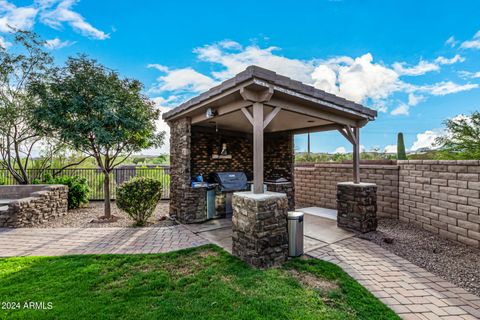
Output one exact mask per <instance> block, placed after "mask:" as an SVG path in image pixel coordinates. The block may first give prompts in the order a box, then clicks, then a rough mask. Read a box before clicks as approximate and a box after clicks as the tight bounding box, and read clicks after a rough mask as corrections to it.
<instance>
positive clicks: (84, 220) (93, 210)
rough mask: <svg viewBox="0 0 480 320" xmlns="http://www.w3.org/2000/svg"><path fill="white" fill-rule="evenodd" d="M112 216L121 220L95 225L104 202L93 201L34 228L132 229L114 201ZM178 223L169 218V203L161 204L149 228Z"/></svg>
mask: <svg viewBox="0 0 480 320" xmlns="http://www.w3.org/2000/svg"><path fill="white" fill-rule="evenodd" d="M112 214H113V215H114V216H117V217H118V218H119V219H118V220H117V221H115V222H107V223H98V222H97V223H93V222H91V221H92V220H95V219H97V218H98V217H100V216H102V215H103V202H102V201H92V202H90V203H89V204H88V205H87V206H86V207H83V208H79V209H73V210H70V211H68V214H67V215H65V216H63V217H60V218H57V219H55V220H50V221H47V222H45V223H43V224H39V225H36V226H34V227H32V228H112V227H132V226H133V220H132V219H131V218H130V217H129V216H128V215H127V214H126V213H124V212H123V211H121V210H120V209H118V208H117V206H116V204H115V201H112ZM175 224H176V223H175V222H174V221H172V220H170V219H169V218H168V201H163V202H160V203H159V204H158V206H157V209H156V210H155V213H154V214H153V215H152V216H151V217H150V219H149V220H148V225H147V226H149V227H153V226H155V227H168V226H172V225H175Z"/></svg>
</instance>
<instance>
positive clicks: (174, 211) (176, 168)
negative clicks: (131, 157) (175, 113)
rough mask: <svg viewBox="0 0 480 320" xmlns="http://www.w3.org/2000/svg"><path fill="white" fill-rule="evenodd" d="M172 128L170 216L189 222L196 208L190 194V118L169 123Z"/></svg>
mask: <svg viewBox="0 0 480 320" xmlns="http://www.w3.org/2000/svg"><path fill="white" fill-rule="evenodd" d="M168 125H169V126H170V163H171V166H170V215H171V216H172V217H176V218H177V219H178V220H180V221H181V222H188V220H189V219H188V217H187V212H189V211H192V210H190V209H189V208H190V207H192V206H195V203H193V201H195V198H193V199H192V197H191V194H190V192H189V191H190V143H191V124H190V119H189V118H183V119H179V120H176V121H172V122H169V123H168Z"/></svg>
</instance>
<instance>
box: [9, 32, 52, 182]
mask: <svg viewBox="0 0 480 320" xmlns="http://www.w3.org/2000/svg"><path fill="white" fill-rule="evenodd" d="M11 36H12V38H13V39H14V49H15V50H12V51H10V50H7V49H6V48H3V47H1V46H0V167H2V168H3V169H6V170H8V172H9V173H10V174H11V175H12V177H13V178H14V179H15V180H16V181H17V183H19V184H28V183H30V177H29V175H28V174H27V168H29V165H31V162H32V153H33V152H34V151H35V148H37V147H39V145H40V143H41V142H42V138H43V136H42V135H41V134H39V133H38V132H36V131H35V130H33V129H32V126H31V121H32V117H31V116H32V110H33V108H34V107H35V104H36V100H35V98H34V97H33V96H32V94H30V92H28V90H27V88H28V87H29V86H30V84H31V83H32V82H41V81H42V79H44V78H45V76H46V74H48V72H49V70H50V69H51V67H52V63H53V60H52V58H51V56H50V55H49V54H48V53H47V52H46V51H45V50H44V49H43V45H44V43H43V42H42V41H41V40H40V38H39V37H38V36H37V35H36V34H35V33H32V32H28V31H20V30H13V29H12V33H11ZM12 49H13V48H12ZM49 145H50V147H51V146H52V145H51V144H49ZM50 150H52V149H51V148H50ZM48 154H50V153H48ZM41 168H44V166H43V165H41V166H40V169H41Z"/></svg>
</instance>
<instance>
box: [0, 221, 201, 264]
mask: <svg viewBox="0 0 480 320" xmlns="http://www.w3.org/2000/svg"><path fill="white" fill-rule="evenodd" d="M207 243H209V241H208V240H206V239H205V238H203V237H201V236H198V235H196V234H194V233H192V232H190V231H189V230H188V229H187V228H185V227H184V226H182V225H177V226H171V227H164V228H52V229H29V228H22V229H4V228H3V229H0V257H8V256H33V255H35V256H40V255H48V256H57V255H67V254H106V253H160V252H168V251H173V250H180V249H185V248H190V247H195V246H200V245H204V244H207Z"/></svg>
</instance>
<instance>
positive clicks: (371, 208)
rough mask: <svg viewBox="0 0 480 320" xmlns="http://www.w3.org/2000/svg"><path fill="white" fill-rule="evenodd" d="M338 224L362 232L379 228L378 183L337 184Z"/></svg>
mask: <svg viewBox="0 0 480 320" xmlns="http://www.w3.org/2000/svg"><path fill="white" fill-rule="evenodd" d="M337 225H338V226H339V227H341V228H347V229H351V230H355V231H359V232H362V233H365V232H370V231H375V230H376V229H377V185H376V184H374V183H353V182H340V183H338V184H337Z"/></svg>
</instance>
